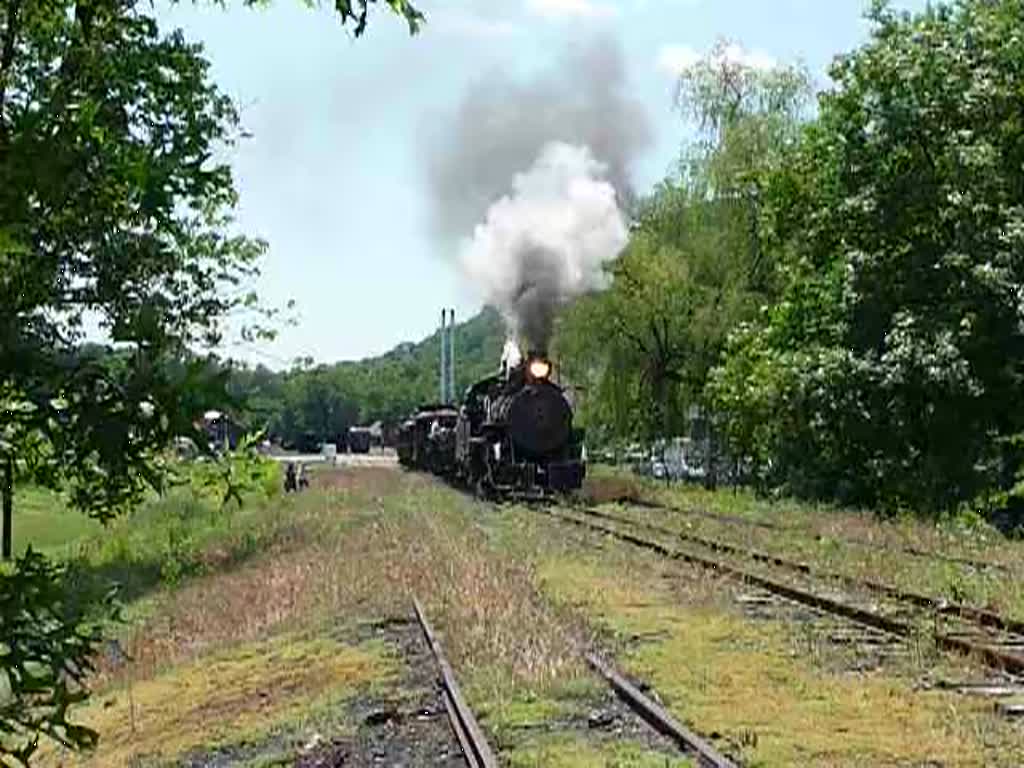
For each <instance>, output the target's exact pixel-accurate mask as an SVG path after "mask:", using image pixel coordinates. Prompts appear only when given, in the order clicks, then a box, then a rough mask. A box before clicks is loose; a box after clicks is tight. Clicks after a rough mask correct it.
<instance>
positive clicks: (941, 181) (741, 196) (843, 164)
mask: <svg viewBox="0 0 1024 768" xmlns="http://www.w3.org/2000/svg"><path fill="white" fill-rule="evenodd" d="M868 16H869V19H870V22H871V35H870V39H869V40H868V42H867V43H866V44H864V45H863V46H862V47H860V48H859V49H857V50H855V51H853V52H852V53H850V54H848V55H844V56H840V57H838V58H837V59H836V60H835V62H834V64H833V66H832V68H831V76H832V79H833V81H834V86H833V87H832V88H830V89H829V90H827V91H825V92H823V93H821V94H820V95H819V96H818V97H817V99H816V100H812V99H810V98H809V94H810V87H809V79H808V77H807V75H806V73H805V72H803V71H802V70H801V69H800V68H775V69H772V70H767V71H765V70H754V69H751V68H749V67H745V66H744V65H743V64H742V63H741V62H739V61H736V60H735V59H731V58H730V57H729V56H728V49H727V48H726V47H725V46H721V47H720V48H719V49H718V50H717V51H715V52H714V54H713V55H711V56H709V57H708V58H707V59H706V60H705V61H704V62H702V63H701V64H699V65H697V66H695V67H693V68H691V69H689V70H688V71H687V72H686V73H684V75H683V76H682V78H681V81H680V88H679V104H680V107H681V109H682V111H683V113H684V115H685V116H686V118H687V119H688V121H689V122H690V124H691V127H692V128H693V129H694V130H695V131H696V132H697V133H698V135H699V136H700V138H699V139H698V140H696V141H694V142H692V143H690V144H688V145H687V147H686V148H685V150H684V153H683V162H682V163H681V167H680V170H679V172H678V173H677V174H676V175H675V176H674V177H673V178H671V179H669V180H667V181H666V182H665V183H664V184H662V185H661V186H660V187H659V188H658V189H656V190H655V191H654V193H653V194H651V195H650V196H649V198H648V199H647V200H646V202H645V204H644V206H643V208H642V210H641V213H640V216H639V221H638V226H637V231H636V233H635V236H634V237H633V239H632V242H631V244H630V246H629V247H628V249H627V250H626V252H625V253H624V254H623V255H622V257H621V258H619V259H618V260H617V261H616V262H614V263H613V264H612V265H610V271H611V276H612V279H613V282H612V286H611V288H610V290H608V291H607V292H605V293H602V294H600V295H597V296H593V297H588V298H587V299H585V300H584V301H581V302H579V303H578V304H577V305H576V306H575V307H574V308H573V309H572V310H571V311H570V312H569V313H567V315H566V316H565V317H564V318H563V319H562V323H561V329H560V337H559V343H560V345H561V348H562V349H563V354H564V356H565V357H566V359H571V360H573V361H574V366H575V371H574V375H575V376H576V377H577V378H578V379H581V380H585V381H586V382H587V385H588V391H589V392H590V396H589V397H588V399H587V403H586V408H585V414H584V415H585V418H586V419H587V420H588V422H590V423H591V424H593V425H599V426H601V427H604V428H605V429H606V430H607V431H608V433H609V434H611V435H613V436H618V437H644V438H648V437H653V436H657V435H671V434H675V433H677V432H678V430H680V429H681V428H682V426H683V414H684V412H685V411H686V409H687V408H688V407H689V406H692V405H696V406H699V407H701V408H703V409H705V411H706V412H708V413H709V414H711V416H712V417H713V419H714V423H715V425H716V427H717V428H718V430H719V432H720V433H721V435H722V436H723V438H724V439H725V440H726V441H727V444H728V446H729V447H730V449H731V450H732V451H733V452H734V453H735V454H736V455H738V456H742V457H744V458H745V459H746V460H747V462H748V465H749V466H750V467H751V470H752V473H753V479H754V481H755V482H757V483H758V484H759V485H761V487H763V488H765V489H776V490H781V491H784V492H790V493H795V494H799V495H805V496H811V497H819V498H830V499H837V500H839V501H841V502H844V503H849V504H857V505H865V506H870V507H873V508H876V509H880V510H885V511H898V510H903V509H909V510H914V511H917V512H919V513H923V514H940V513H943V512H946V511H949V510H953V509H957V508H962V507H968V508H973V509H977V510H983V511H985V510H987V511H992V510H997V509H1003V510H1011V511H1012V510H1015V509H1017V508H1018V507H1019V504H1020V500H1021V497H1022V496H1024V475H1022V459H1024V407H1022V405H1024V403H1022V397H1024V390H1022V383H1024V382H1022V374H1024V298H1022V297H1024V109H1022V107H1021V101H1020V93H1021V92H1022V90H1024V69H1022V68H1021V66H1020V62H1021V61H1024V35H1022V34H1021V19H1022V18H1024V2H1022V0H956V2H951V3H941V4H934V5H932V6H930V7H929V8H928V9H926V10H925V11H923V12H920V13H916V14H909V13H898V12H896V11H894V10H892V9H891V8H890V7H889V6H888V4H887V3H885V2H874V3H873V4H872V6H871V9H870V11H869V13H868Z"/></svg>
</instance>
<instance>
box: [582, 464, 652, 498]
mask: <svg viewBox="0 0 1024 768" xmlns="http://www.w3.org/2000/svg"><path fill="white" fill-rule="evenodd" d="M643 491H644V488H643V486H642V484H641V483H640V481H639V480H638V479H637V478H636V477H633V476H631V475H627V474H625V473H619V472H612V471H607V470H605V469H603V468H601V467H597V468H594V469H591V470H589V472H588V474H587V478H586V480H584V482H583V488H582V490H581V492H580V498H581V499H582V501H584V502H585V503H587V504H606V503H609V502H614V501H637V500H639V499H640V498H642V496H643Z"/></svg>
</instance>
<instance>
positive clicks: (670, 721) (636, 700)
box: [585, 653, 736, 768]
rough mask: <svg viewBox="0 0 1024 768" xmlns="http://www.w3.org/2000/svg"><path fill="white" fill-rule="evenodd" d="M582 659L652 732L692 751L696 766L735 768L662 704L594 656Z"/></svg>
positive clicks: (684, 749) (589, 655) (590, 655)
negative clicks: (656, 732)
mask: <svg viewBox="0 0 1024 768" xmlns="http://www.w3.org/2000/svg"><path fill="white" fill-rule="evenodd" d="M585 658H586V660H587V664H589V665H590V666H591V668H593V669H594V671H595V672H597V673H598V674H599V675H601V677H603V678H604V679H605V680H606V681H607V682H608V684H609V685H610V686H611V687H612V688H613V689H614V690H615V692H616V693H617V694H618V695H619V697H620V698H621V699H622V700H623V701H625V702H626V704H627V705H628V706H629V708H630V709H632V710H633V711H634V712H636V713H637V714H638V715H639V716H640V717H642V718H643V719H644V720H646V721H647V723H648V724H649V725H650V726H651V727H652V728H654V729H655V730H656V731H658V732H659V733H661V734H662V735H664V736H667V737H668V738H670V739H672V740H673V741H674V742H676V744H678V745H679V746H680V747H681V748H682V749H683V751H684V752H692V753H694V754H696V756H697V760H698V765H701V766H704V768H736V764H735V763H734V762H732V760H730V759H729V758H727V757H725V756H723V755H722V754H721V753H720V752H718V750H716V749H715V748H714V747H713V746H711V745H710V744H709V743H708V742H706V741H705V740H704V739H702V738H701V737H700V736H698V735H697V734H695V733H694V732H693V731H691V730H689V729H688V728H687V727H686V726H684V725H683V724H682V723H680V722H679V721H677V720H676V719H675V718H674V717H672V715H671V714H669V712H668V711H667V710H666V709H665V708H664V707H662V706H660V705H659V704H658V703H657V702H655V701H654V700H652V699H651V698H649V697H648V696H646V695H645V694H644V693H643V692H641V691H640V689H639V688H637V687H636V686H635V685H633V684H632V683H630V682H629V680H627V679H626V678H625V677H623V676H622V675H621V674H619V673H618V672H617V671H615V670H614V669H613V668H612V667H611V666H610V665H608V664H606V663H605V662H604V661H602V660H601V659H600V658H599V657H598V656H597V655H595V654H593V653H588V654H587V655H586V657H585Z"/></svg>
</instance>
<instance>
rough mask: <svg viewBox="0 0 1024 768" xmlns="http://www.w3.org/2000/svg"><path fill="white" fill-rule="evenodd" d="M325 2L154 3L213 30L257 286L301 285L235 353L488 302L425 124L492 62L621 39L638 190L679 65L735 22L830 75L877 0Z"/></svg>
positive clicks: (285, 293)
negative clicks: (640, 126)
mask: <svg viewBox="0 0 1024 768" xmlns="http://www.w3.org/2000/svg"><path fill="white" fill-rule="evenodd" d="M330 5H331V4H328V5H327V6H326V7H325V8H323V9H320V10H311V9H308V8H306V7H305V6H303V5H302V4H301V3H298V2H290V1H288V0H277V2H275V3H274V4H273V5H272V6H271V7H269V8H264V9H258V10H254V9H248V8H245V7H243V6H242V5H241V4H240V3H232V4H230V6H229V8H227V9H222V8H218V7H216V6H214V5H213V4H208V3H202V4H178V5H175V6H173V7H172V8H171V9H170V10H165V11H164V12H163V13H161V19H162V21H163V24H164V26H165V28H167V29H169V28H171V27H181V28H183V29H184V30H185V32H186V34H187V36H188V37H189V38H191V39H193V40H196V41H200V42H202V43H204V44H205V47H206V55H207V56H208V58H209V59H210V60H211V62H212V65H213V77H214V79H215V80H216V81H217V83H218V84H219V85H220V86H221V88H222V89H223V90H224V91H225V92H226V93H228V94H229V95H230V96H232V97H233V98H234V99H235V100H236V101H237V102H238V103H239V104H240V105H241V107H242V119H243V123H244V127H245V128H246V129H247V130H248V131H250V132H251V133H252V134H253V137H252V138H251V139H249V140H248V141H246V142H244V143H242V144H241V145H240V146H238V147H236V148H235V149H234V150H233V153H232V163H233V166H234V168H235V175H236V183H237V186H238V189H239V192H240V195H241V207H240V210H239V212H238V218H239V223H240V225H241V227H242V229H243V230H244V231H245V232H247V233H249V234H252V235H257V236H260V237H263V238H264V239H266V240H267V241H268V242H269V243H270V251H269V253H268V255H267V257H266V259H265V262H264V265H263V276H262V277H261V279H260V281H259V284H258V286H257V287H258V289H259V291H260V293H261V295H263V297H264V298H265V299H266V300H267V301H268V302H269V303H271V304H278V305H280V304H283V303H284V302H286V301H287V300H289V299H294V300H295V301H296V303H297V313H298V315H297V319H298V325H297V326H296V327H292V328H284V329H282V332H281V334H280V336H279V337H278V339H277V340H276V341H274V342H273V343H269V344H266V345H261V346H260V347H258V348H252V347H235V348H233V349H231V350H230V353H231V354H232V355H233V356H236V357H239V358H242V359H246V360H249V361H251V362H254V363H255V362H262V363H264V364H267V365H269V366H270V367H272V368H281V367H285V366H287V365H288V364H289V363H290V361H291V360H292V359H294V358H295V357H297V356H307V355H308V356H311V357H313V358H314V359H316V360H317V361H323V362H333V361H336V360H343V359H354V358H360V357H364V356H367V355H375V354H379V353H382V352H384V351H386V350H388V349H390V348H391V347H392V346H394V345H395V344H397V343H399V342H401V341H405V340H416V339H419V338H422V337H423V336H425V335H427V334H429V333H430V332H431V331H433V330H434V328H435V327H436V325H437V323H438V315H439V309H440V308H441V307H442V306H452V307H455V309H456V312H457V314H458V317H459V318H460V319H466V318H468V317H469V316H470V315H472V314H474V313H475V312H476V311H477V310H478V309H479V308H480V305H481V301H480V298H479V297H478V296H477V295H476V293H475V291H474V290H473V288H472V286H470V285H467V284H466V283H465V281H464V280H463V279H462V277H461V275H460V272H459V271H458V269H457V267H456V259H455V254H453V253H450V252H443V251H445V250H447V249H444V248H442V247H440V246H439V245H438V243H437V240H436V238H432V237H431V236H430V234H429V222H428V200H427V197H426V196H427V191H426V184H425V182H424V172H423V167H424V163H423V160H422V158H421V157H419V153H421V152H422V151H423V143H422V141H421V140H419V139H420V136H421V134H422V132H423V130H424V128H425V126H426V125H428V124H430V122H431V121H433V122H434V124H436V121H438V120H444V116H445V115H446V114H447V113H450V112H451V110H453V109H454V108H455V106H456V105H457V104H458V103H459V100H460V97H461V95H462V94H463V92H464V91H465V89H466V87H467V84H468V83H469V82H470V81H471V80H472V79H474V78H476V77H479V76H480V75H481V73H483V72H486V71H488V70H490V69H491V68H494V67H499V68H501V69H503V70H505V71H508V72H510V73H514V74H522V75H528V74H529V73H531V72H534V71H537V70H543V69H545V68H546V67H548V66H550V65H551V64H552V63H553V62H554V60H555V59H557V58H558V57H559V55H560V54H561V52H562V51H563V50H564V49H565V48H566V46H567V45H569V44H570V43H571V42H573V41H576V40H580V39H583V38H589V37H593V36H595V35H604V36H605V37H611V38H614V39H615V40H617V41H618V42H619V44H620V45H621V48H622V50H623V52H624V56H625V59H626V62H627V65H628V70H629V80H630V83H631V87H632V89H633V92H634V95H635V96H636V97H637V98H638V99H639V100H641V101H642V102H643V104H644V105H646V108H647V112H648V114H649V117H650V121H651V124H652V126H653V128H654V131H655V141H654V143H653V145H652V147H651V148H650V149H649V150H648V151H647V152H646V153H645V155H644V156H643V157H642V158H641V160H640V161H638V162H637V163H636V165H635V167H634V169H633V177H634V181H635V184H636V186H637V188H638V189H639V190H641V191H643V190H645V189H647V188H649V187H650V185H651V184H652V183H654V182H655V181H657V180H658V179H659V178H661V177H663V176H664V175H665V173H666V172H667V171H668V169H669V168H670V167H671V165H672V163H673V159H674V157H675V155H676V153H677V151H678V147H679V143H680V141H681V139H682V137H683V134H684V127H683V125H682V123H681V121H680V119H679V116H678V115H677V114H676V113H674V112H673V109H672V92H673V82H674V80H673V77H672V76H671V74H670V71H669V68H670V67H669V65H671V64H673V63H676V64H677V63H679V62H685V61H686V60H688V59H689V58H690V57H692V56H693V55H696V54H699V53H701V52H703V51H705V50H707V49H708V48H709V47H711V46H712V45H713V44H714V42H715V41H716V39H717V38H719V37H722V36H725V37H728V38H730V39H732V40H735V41H737V42H738V43H740V44H742V46H743V47H744V49H745V50H746V51H747V55H749V56H751V61H754V62H756V63H766V62H769V61H771V60H777V61H783V62H787V61H792V60H794V59H797V58H799V59H802V60H803V61H804V62H805V63H806V64H807V65H808V66H809V67H810V68H811V71H812V72H813V73H814V74H815V75H816V76H817V77H818V78H819V80H820V81H821V83H822V84H824V83H825V82H826V79H825V78H826V76H825V72H826V68H827V66H828V63H829V61H830V60H831V58H832V57H833V56H834V55H835V54H836V53H840V52H843V51H846V50H849V49H851V48H852V47H855V46H856V45H857V44H858V43H859V42H861V41H862V40H864V39H865V36H866V33H867V26H866V24H865V23H864V21H863V19H862V16H863V9H864V7H865V5H866V0H490V1H487V0H447V1H446V0H420V2H419V3H418V6H419V7H420V8H421V9H422V10H423V11H424V12H425V13H426V14H427V17H428V23H427V24H426V26H425V27H424V28H423V30H422V31H421V33H420V34H419V35H417V36H416V37H409V35H408V34H407V30H406V27H405V26H404V24H403V23H401V22H399V21H398V20H397V19H393V18H391V17H390V16H389V15H388V14H385V13H384V12H377V13H376V14H375V15H374V18H373V20H372V23H371V26H370V28H369V30H368V33H367V34H366V36H364V37H363V38H361V39H359V40H355V39H354V38H352V36H351V35H350V34H349V33H347V32H345V31H344V30H342V29H341V28H340V26H339V25H338V23H337V21H336V17H335V16H334V14H333V11H332V10H331V9H330ZM896 5H898V6H900V7H905V8H912V9H918V8H921V7H923V6H924V0H903V1H902V2H898V3H896ZM523 170H525V169H523Z"/></svg>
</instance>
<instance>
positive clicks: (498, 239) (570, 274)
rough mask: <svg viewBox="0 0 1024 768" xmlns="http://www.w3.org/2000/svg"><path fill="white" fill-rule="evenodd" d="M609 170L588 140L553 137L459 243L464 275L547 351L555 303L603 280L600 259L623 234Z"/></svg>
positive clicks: (620, 243)
mask: <svg viewBox="0 0 1024 768" xmlns="http://www.w3.org/2000/svg"><path fill="white" fill-rule="evenodd" d="M608 172H609V169H608V166H607V165H605V164H604V163H601V162H599V161H597V160H596V159H595V158H594V156H593V155H592V154H591V151H590V150H589V149H588V148H587V147H585V146H580V145H573V144H567V143H564V142H551V143H549V144H547V145H545V146H544V147H543V148H542V149H541V152H540V155H539V156H538V158H537V159H536V161H535V162H534V164H533V167H531V168H530V169H529V170H527V171H525V172H523V173H519V174H517V175H516V176H515V177H514V179H513V182H512V192H511V193H510V194H508V195H506V196H504V197H502V198H500V199H499V200H497V201H496V202H495V203H494V204H492V205H491V207H490V209H489V210H488V211H487V215H486V219H485V220H484V222H483V223H481V224H479V225H477V227H476V230H475V231H474V233H473V237H472V238H471V239H467V240H466V241H465V242H464V243H463V246H462V249H461V253H460V256H461V260H462V266H463V268H464V269H465V271H466V273H467V275H468V276H469V277H470V279H472V280H473V282H474V283H475V284H476V285H477V286H479V287H480V289H481V291H482V292H483V293H484V298H485V300H486V301H487V302H488V303H489V304H491V305H492V306H494V307H496V308H497V309H499V310H500V311H501V312H502V314H503V315H504V316H505V320H506V322H507V323H508V325H509V330H510V331H511V332H512V333H513V334H514V335H515V336H517V337H518V338H519V339H521V340H522V341H525V342H526V343H527V344H529V345H530V346H531V347H532V348H534V349H537V350H538V351H541V352H546V351H547V345H548V342H549V340H550V337H551V331H552V326H553V323H554V318H555V313H556V312H557V310H558V307H559V306H560V305H562V304H563V303H565V302H566V301H569V300H571V299H573V298H576V297H578V296H581V295H583V294H585V293H587V292H589V291H592V290H596V289H599V288H602V287H604V280H605V275H604V272H603V270H602V268H601V267H602V264H603V263H604V262H606V261H608V260H610V259H613V258H615V257H616V256H617V255H618V254H619V253H620V252H621V251H622V249H623V248H624V247H625V245H626V242H627V240H628V237H629V232H628V227H627V225H626V221H625V217H624V216H623V214H622V212H621V211H620V210H619V206H618V203H617V201H616V194H615V187H614V186H613V185H612V183H611V182H610V181H608V179H607V174H608Z"/></svg>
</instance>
